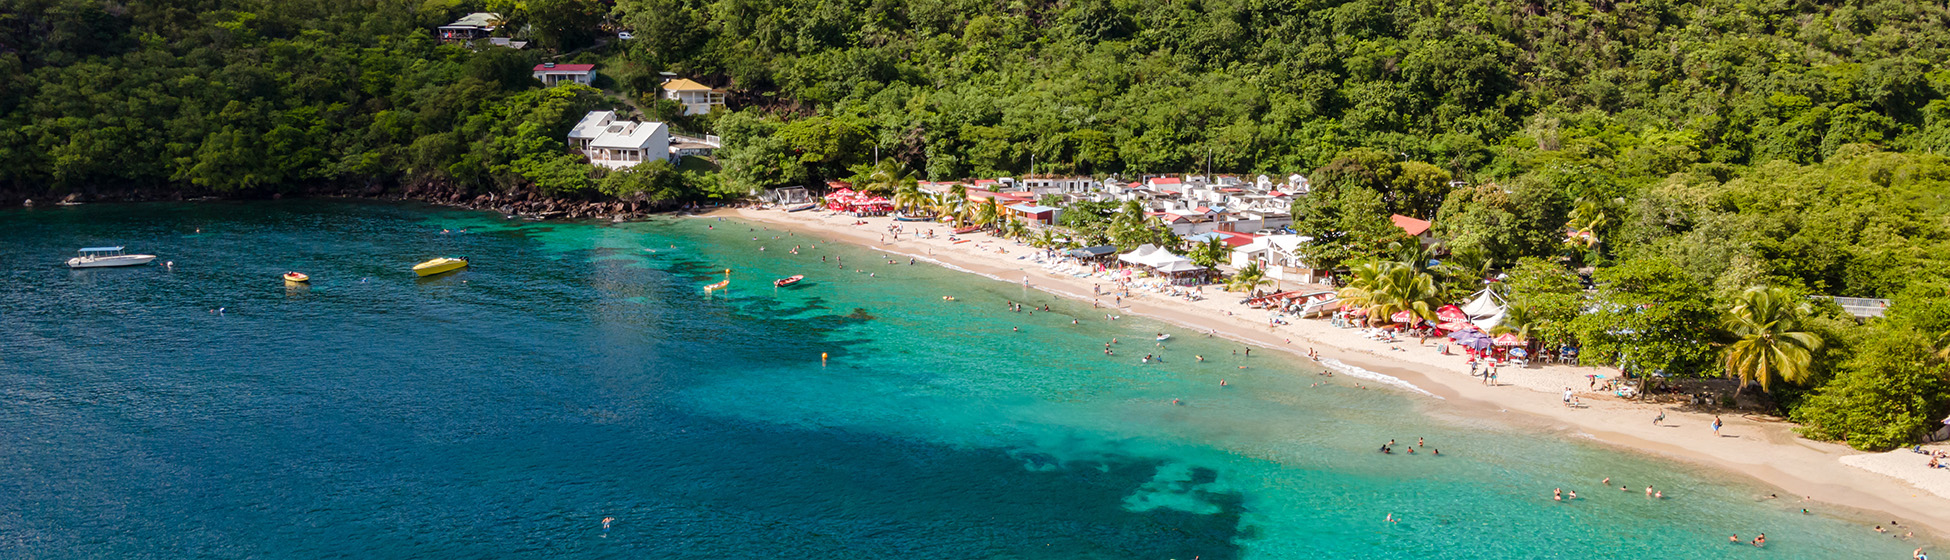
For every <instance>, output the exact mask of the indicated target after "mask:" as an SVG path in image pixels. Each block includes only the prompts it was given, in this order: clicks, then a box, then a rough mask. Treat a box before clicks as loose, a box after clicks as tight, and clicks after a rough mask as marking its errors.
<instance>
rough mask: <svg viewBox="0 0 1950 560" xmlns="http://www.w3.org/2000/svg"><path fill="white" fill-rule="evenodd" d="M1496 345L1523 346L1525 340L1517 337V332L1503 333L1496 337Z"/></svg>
mask: <svg viewBox="0 0 1950 560" xmlns="http://www.w3.org/2000/svg"><path fill="white" fill-rule="evenodd" d="M1496 345H1497V346H1523V345H1524V340H1523V339H1521V338H1517V334H1516V333H1503V334H1502V335H1499V336H1497V337H1496Z"/></svg>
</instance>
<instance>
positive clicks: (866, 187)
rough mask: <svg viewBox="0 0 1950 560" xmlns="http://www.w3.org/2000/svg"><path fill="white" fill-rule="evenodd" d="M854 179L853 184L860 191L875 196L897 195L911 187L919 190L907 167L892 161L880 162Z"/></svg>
mask: <svg viewBox="0 0 1950 560" xmlns="http://www.w3.org/2000/svg"><path fill="white" fill-rule="evenodd" d="M856 179H858V180H856V181H854V183H856V184H858V185H859V186H860V190H862V191H866V192H870V193H875V194H888V193H893V194H895V195H899V193H900V192H901V190H902V189H903V188H906V187H913V188H914V189H916V190H919V188H920V186H919V185H920V184H919V182H917V181H916V180H915V179H914V174H913V173H912V172H910V171H908V169H907V166H905V165H902V164H901V163H900V162H899V161H897V160H894V159H885V160H881V161H880V163H879V164H878V165H875V166H873V167H872V168H871V170H870V171H869V172H868V173H867V174H866V176H864V177H856Z"/></svg>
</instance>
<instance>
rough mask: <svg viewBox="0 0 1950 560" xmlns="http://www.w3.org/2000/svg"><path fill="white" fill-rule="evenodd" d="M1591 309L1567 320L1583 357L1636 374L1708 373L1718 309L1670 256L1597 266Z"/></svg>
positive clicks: (1676, 374) (1592, 361)
mask: <svg viewBox="0 0 1950 560" xmlns="http://www.w3.org/2000/svg"><path fill="white" fill-rule="evenodd" d="M1595 280H1596V282H1597V283H1598V294H1597V297H1596V298H1595V299H1594V301H1593V302H1592V303H1593V306H1594V307H1595V308H1596V309H1595V310H1594V311H1593V312H1590V313H1586V314H1583V315H1579V316H1578V317H1577V318H1576V319H1573V320H1572V329H1573V331H1574V332H1576V333H1577V338H1578V340H1579V341H1582V342H1583V343H1584V353H1583V354H1582V355H1581V356H1580V358H1581V359H1582V360H1583V361H1584V362H1585V363H1603V364H1612V365H1618V366H1620V367H1623V368H1626V369H1628V370H1630V371H1631V372H1633V373H1636V374H1648V373H1652V372H1653V371H1655V370H1664V371H1665V372H1666V374H1668V375H1675V376H1686V375H1695V376H1697V375H1701V374H1704V373H1707V372H1708V371H1707V367H1708V364H1709V363H1711V359H1712V348H1711V347H1710V346H1709V344H1710V343H1711V342H1712V341H1711V340H1710V337H1711V336H1712V333H1713V332H1714V330H1715V327H1716V326H1717V325H1718V322H1719V319H1720V313H1719V312H1718V311H1717V310H1716V309H1715V308H1714V306H1713V301H1712V299H1711V298H1710V297H1709V294H1708V293H1707V291H1706V288H1705V287H1704V286H1701V285H1700V284H1699V282H1698V281H1696V280H1694V279H1693V278H1691V277H1690V276H1688V275H1687V274H1686V272H1685V271H1683V270H1680V269H1679V267H1678V266H1677V265H1674V264H1673V263H1672V262H1671V261H1668V260H1665V259H1660V258H1652V257H1647V258H1642V259H1634V260H1630V261H1626V262H1622V263H1619V264H1618V266H1614V267H1611V268H1606V269H1602V270H1599V271H1598V273H1597V275H1596V277H1595Z"/></svg>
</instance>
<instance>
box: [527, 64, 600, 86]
mask: <svg viewBox="0 0 1950 560" xmlns="http://www.w3.org/2000/svg"><path fill="white" fill-rule="evenodd" d="M534 76H535V79H536V80H540V81H541V82H542V85H544V86H555V85H561V84H582V85H585V86H586V85H589V82H591V81H594V80H595V79H596V65H594V64H556V63H553V62H544V63H541V64H537V65H535V71H534Z"/></svg>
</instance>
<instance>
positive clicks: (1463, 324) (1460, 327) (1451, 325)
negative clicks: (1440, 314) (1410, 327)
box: [1435, 321, 1476, 332]
mask: <svg viewBox="0 0 1950 560" xmlns="http://www.w3.org/2000/svg"><path fill="white" fill-rule="evenodd" d="M1435 328H1438V329H1442V330H1445V331H1450V332H1455V331H1467V330H1474V329H1475V328H1476V325H1472V324H1470V323H1469V321H1450V322H1447V323H1443V324H1440V325H1436V326H1435Z"/></svg>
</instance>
